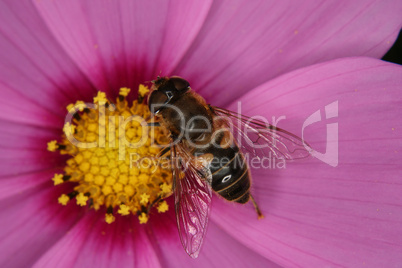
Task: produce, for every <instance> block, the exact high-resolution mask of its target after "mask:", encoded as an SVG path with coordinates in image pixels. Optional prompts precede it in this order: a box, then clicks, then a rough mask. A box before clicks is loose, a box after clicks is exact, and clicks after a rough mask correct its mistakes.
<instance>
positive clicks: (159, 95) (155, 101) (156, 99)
mask: <svg viewBox="0 0 402 268" xmlns="http://www.w3.org/2000/svg"><path fill="white" fill-rule="evenodd" d="M167 101H168V96H166V94H165V93H164V92H161V91H159V90H155V91H153V92H152V93H151V95H149V99H148V106H149V110H150V111H151V113H152V114H155V113H157V112H159V110H160V109H161V108H162V107H163V106H164V105H165V104H166V102H167Z"/></svg>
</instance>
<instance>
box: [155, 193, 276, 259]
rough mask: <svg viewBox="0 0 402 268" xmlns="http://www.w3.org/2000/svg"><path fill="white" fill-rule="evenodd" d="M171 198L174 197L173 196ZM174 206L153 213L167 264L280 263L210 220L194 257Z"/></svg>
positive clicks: (159, 247)
mask: <svg viewBox="0 0 402 268" xmlns="http://www.w3.org/2000/svg"><path fill="white" fill-rule="evenodd" d="M168 201H173V198H171V199H170V200H168ZM170 208H171V210H170V211H168V212H167V213H164V214H158V215H153V216H152V217H151V219H150V225H151V226H150V230H149V232H150V235H149V236H150V239H151V240H152V241H154V247H155V250H156V252H158V253H159V256H160V259H162V260H164V266H165V267H178V266H180V267H208V266H211V265H212V266H214V267H277V265H276V264H275V263H273V262H271V261H270V260H268V259H265V258H264V257H262V256H261V255H259V254H257V253H256V252H254V251H253V250H250V249H249V248H247V247H245V246H244V245H242V244H241V243H239V242H237V241H236V240H235V239H234V238H233V237H232V236H231V235H228V234H227V233H226V231H225V228H220V227H218V226H217V225H216V224H214V223H213V222H210V223H209V226H208V231H207V234H206V236H205V238H204V239H205V240H204V244H203V247H202V249H201V252H200V255H199V256H198V258H197V259H196V260H194V259H192V258H190V257H189V256H188V255H187V253H186V252H185V251H184V249H183V246H182V245H181V242H180V238H179V233H178V231H177V225H176V218H175V215H174V211H173V209H174V205H173V202H171V204H170Z"/></svg>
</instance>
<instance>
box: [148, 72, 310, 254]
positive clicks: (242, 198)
mask: <svg viewBox="0 0 402 268" xmlns="http://www.w3.org/2000/svg"><path fill="white" fill-rule="evenodd" d="M152 83H153V85H152V88H151V93H150V94H149V96H148V105H149V109H150V111H151V114H153V115H154V117H155V119H156V122H157V123H156V124H153V125H157V126H160V127H163V128H165V130H167V131H168V133H170V137H171V143H170V146H169V147H167V148H165V149H163V150H162V151H161V153H160V156H162V155H164V154H167V153H168V152H169V151H170V159H171V162H172V164H171V166H172V172H173V193H174V198H175V212H176V220H177V226H178V230H179V235H180V240H181V243H182V245H183V247H184V249H185V251H186V252H187V254H188V255H190V256H191V257H192V258H197V257H198V254H199V252H200V249H201V245H202V242H203V238H204V235H205V232H206V228H207V223H208V215H209V210H210V205H211V200H212V191H214V192H215V193H217V194H219V195H220V196H222V197H223V198H225V199H226V200H229V201H233V202H237V203H241V204H244V203H247V202H248V201H249V200H251V201H252V203H253V205H254V207H255V209H256V212H257V214H258V217H259V218H262V217H263V215H262V213H261V211H260V209H259V207H258V205H257V204H256V202H255V201H254V199H253V197H252V196H251V194H250V186H251V176H250V171H249V168H248V165H247V164H246V163H245V158H244V154H245V153H246V152H249V153H251V154H252V155H255V156H265V155H267V154H269V155H270V156H273V157H275V158H281V159H285V160H293V159H299V158H305V157H307V156H308V155H309V154H310V153H309V149H308V148H310V147H309V146H308V145H307V144H306V143H304V142H303V141H302V140H301V139H300V138H299V137H297V136H295V135H293V134H291V133H289V132H287V131H285V130H283V129H280V128H277V127H275V126H272V125H269V124H267V123H265V122H263V121H260V120H255V119H252V118H250V117H246V116H243V115H240V114H236V113H234V112H231V111H228V110H225V109H222V108H218V107H213V106H211V105H209V104H207V103H206V101H205V100H204V99H203V98H202V97H201V96H200V95H198V94H197V93H195V92H194V91H193V90H192V89H191V88H190V84H189V82H187V81H186V80H184V79H183V78H181V77H178V76H172V77H158V79H156V80H154V81H152ZM235 132H236V133H237V134H238V137H237V140H234V135H233V134H234V133H235ZM222 160H225V161H222ZM214 162H215V163H220V164H218V165H213V164H212V163H214Z"/></svg>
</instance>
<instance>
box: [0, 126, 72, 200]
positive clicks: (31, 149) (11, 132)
mask: <svg viewBox="0 0 402 268" xmlns="http://www.w3.org/2000/svg"><path fill="white" fill-rule="evenodd" d="M0 128H1V130H2V132H1V133H0V185H1V186H3V187H4V188H3V189H2V190H5V189H7V191H11V189H10V188H9V187H8V186H6V185H14V186H16V187H18V185H20V184H19V183H17V180H19V179H22V182H25V181H26V180H29V178H31V175H30V174H29V173H31V172H45V173H46V174H48V171H49V170H54V169H55V167H59V166H60V164H62V163H64V162H63V160H64V161H65V159H66V157H65V156H61V155H59V154H58V153H52V152H48V151H47V149H46V148H47V143H48V142H49V141H51V140H57V139H59V138H60V132H61V130H58V131H55V130H50V129H46V128H43V127H37V126H32V125H28V124H18V123H15V122H14V123H13V122H9V121H3V120H0ZM20 175H23V176H22V177H20V178H18V179H17V178H16V176H20ZM6 177H7V178H6ZM51 177H52V176H51ZM51 177H47V179H50V178H51ZM14 179H15V181H13V180H14ZM43 180H44V178H43V177H40V178H39V180H34V181H31V182H30V183H29V184H30V185H34V184H36V183H41V182H43ZM3 183H6V184H3ZM14 186H13V187H14ZM25 186H26V185H25ZM11 192H13V191H11Z"/></svg>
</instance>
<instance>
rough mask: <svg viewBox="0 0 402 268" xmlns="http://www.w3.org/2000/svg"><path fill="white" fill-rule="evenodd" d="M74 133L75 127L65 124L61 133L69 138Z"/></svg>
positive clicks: (68, 123)
mask: <svg viewBox="0 0 402 268" xmlns="http://www.w3.org/2000/svg"><path fill="white" fill-rule="evenodd" d="M74 131H75V126H74V125H71V124H70V122H67V123H66V124H65V125H64V127H63V132H64V134H65V135H66V136H71V135H72V134H73V133H74Z"/></svg>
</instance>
